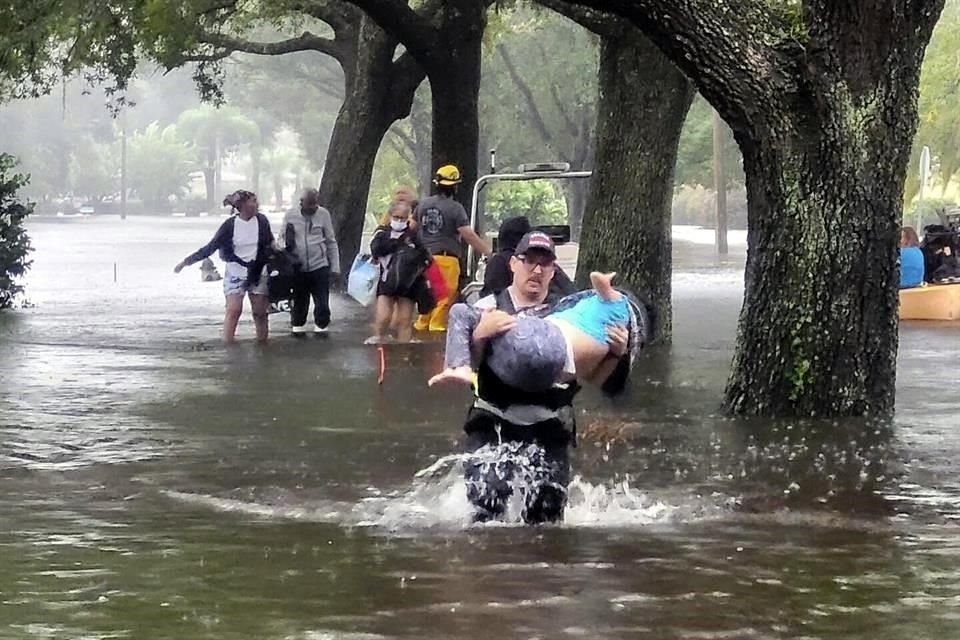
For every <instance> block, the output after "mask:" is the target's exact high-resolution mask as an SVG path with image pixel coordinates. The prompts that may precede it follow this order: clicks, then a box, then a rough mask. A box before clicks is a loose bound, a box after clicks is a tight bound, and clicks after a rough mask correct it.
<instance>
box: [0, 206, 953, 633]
mask: <svg viewBox="0 0 960 640" xmlns="http://www.w3.org/2000/svg"><path fill="white" fill-rule="evenodd" d="M218 223H219V220H217V219H213V218H206V219H196V218H192V219H183V218H179V219H169V218H139V219H135V218H131V219H128V220H127V221H125V222H121V221H119V220H117V219H110V218H82V219H69V220H67V219H63V220H56V219H47V220H44V219H36V220H34V221H32V222H31V224H30V233H31V236H32V238H33V241H34V244H35V246H36V252H35V254H34V256H33V257H34V261H35V264H34V268H33V270H32V271H31V273H30V276H29V279H28V282H27V285H28V293H29V298H30V300H31V302H32V303H33V304H34V306H33V307H31V308H28V309H25V310H22V311H18V312H14V313H6V314H2V315H0V385H2V389H3V392H2V394H0V523H2V525H0V638H58V639H59V638H64V639H66V638H70V639H73V638H136V639H141V638H165V639H166V638H169V639H182V638H213V639H228V638H229V639H232V638H277V639H297V640H299V639H303V640H308V639H309V640H319V639H326V638H338V639H339V638H344V639H347V640H351V639H353V640H359V639H381V638H417V639H433V638H436V639H445V638H455V637H456V638H474V637H481V636H483V637H490V638H505V639H509V638H547V637H549V638H564V637H571V638H611V639H612V638H651V639H664V638H689V639H698V640H702V639H712V638H717V639H719V638H797V639H799V638H818V639H824V640H826V639H838V640H839V639H843V640H851V639H854V638H869V639H870V640H886V639H889V640H901V639H903V638H918V639H919V638H951V637H960V535H958V534H960V526H958V525H960V430H958V427H960V425H958V419H957V416H958V414H960V411H958V409H960V395H958V393H960V391H958V390H960V374H958V368H957V366H956V363H957V359H958V352H960V327H958V326H956V325H953V326H950V325H936V324H924V323H916V324H906V325H904V326H903V327H902V328H901V354H900V366H899V372H898V410H897V416H896V419H895V421H894V422H893V424H890V425H885V424H865V423H864V422H862V421H855V420H854V421H839V422H833V421H827V422H796V421H793V422H789V421H786V422H770V421H740V420H730V419H726V418H724V417H722V416H721V415H720V414H719V410H718V408H719V403H720V398H721V393H722V389H723V386H724V383H725V380H726V374H727V371H728V367H729V363H730V356H731V349H732V344H733V338H734V330H735V325H736V318H737V314H738V312H739V305H740V297H741V293H742V264H743V257H742V246H740V247H736V246H735V247H734V251H735V252H736V251H738V250H739V254H737V253H735V254H734V255H733V256H732V257H731V258H730V259H728V260H718V259H717V258H715V257H714V256H713V253H712V248H711V247H709V246H705V245H698V244H696V243H692V242H688V241H685V240H683V238H687V239H698V238H699V236H698V235H697V233H696V232H694V231H691V230H689V229H687V230H683V229H678V230H677V239H676V241H675V277H674V303H675V310H676V316H675V323H674V324H675V341H674V345H673V346H672V347H671V348H665V349H654V350H651V351H650V352H648V353H647V354H645V356H644V357H643V360H642V362H641V363H640V364H639V366H638V374H637V375H636V378H635V380H634V384H633V388H632V389H631V391H630V393H629V394H628V397H626V398H624V399H622V400H618V401H617V402H615V403H611V402H609V401H607V400H605V399H603V398H602V397H600V396H599V394H597V393H595V392H593V391H588V392H585V393H584V394H583V397H582V401H581V403H580V404H579V410H580V412H581V415H580V417H579V422H580V431H581V441H580V446H579V447H578V448H577V450H576V453H575V457H574V464H575V468H576V472H577V473H578V478H577V480H575V481H574V484H573V486H572V500H571V506H570V508H569V509H568V512H567V518H566V522H565V523H564V524H563V525H562V526H553V527H542V528H526V527H519V526H503V525H500V526H497V525H492V526H468V525H466V524H465V515H466V504H465V498H464V496H463V488H462V485H461V484H460V483H459V480H458V476H457V466H456V460H452V459H450V458H447V457H446V456H448V455H449V454H451V453H454V452H455V451H456V450H457V445H458V440H459V436H460V424H461V420H462V418H463V416H464V412H465V408H466V406H467V403H468V401H469V393H468V391H467V390H460V389H444V390H443V391H436V390H430V389H428V388H427V387H426V383H425V381H426V379H427V377H428V376H429V375H430V374H432V373H434V372H436V371H437V370H438V369H439V368H440V366H441V363H442V353H441V349H440V346H441V345H440V344H439V343H428V344H419V345H409V346H393V347H388V349H387V372H386V379H385V382H384V384H383V386H382V387H381V386H378V385H377V383H376V360H375V358H376V351H375V349H373V348H371V347H366V346H363V345H362V344H361V343H362V339H363V338H364V337H365V336H366V335H367V332H368V328H367V326H366V325H367V318H366V314H365V312H364V311H363V310H361V309H359V308H358V307H357V306H356V305H354V304H352V303H351V302H350V301H348V300H345V299H342V298H335V300H334V304H333V309H334V324H333V325H332V331H331V333H330V335H329V336H326V337H314V336H312V335H311V336H307V337H306V338H303V339H297V338H294V337H292V336H289V335H287V333H286V331H285V328H286V318H285V317H283V316H281V315H274V316H272V318H271V324H272V331H273V332H274V333H273V336H274V337H273V339H272V340H271V342H270V344H269V345H267V346H266V347H258V346H256V345H255V344H253V340H252V336H253V329H252V324H251V322H250V320H249V317H248V316H245V317H244V319H243V320H242V321H241V329H240V333H239V336H240V339H241V341H242V343H241V344H240V345H239V346H238V347H237V348H234V349H224V348H223V347H221V346H220V344H219V331H220V328H219V327H220V322H221V320H222V304H223V299H222V295H221V289H220V284H219V283H212V284H204V283H201V282H200V278H199V273H198V271H197V270H196V269H195V268H193V269H188V270H185V271H184V272H183V273H182V274H180V275H179V276H176V275H174V274H173V273H172V268H173V265H174V264H175V263H176V262H177V261H178V260H179V259H180V258H182V257H183V256H184V255H186V254H187V253H189V252H190V251H192V250H193V249H195V248H196V247H198V246H200V244H202V243H203V242H205V241H206V240H207V239H208V238H209V236H210V235H212V233H213V230H214V229H215V228H216V226H217V224H218ZM707 237H709V234H707ZM114 265H116V281H115V278H114ZM431 466H432V468H431ZM425 469H426V470H427V471H426V472H424V473H422V474H421V475H420V476H419V477H415V476H416V474H417V473H418V472H419V471H421V470H425Z"/></svg>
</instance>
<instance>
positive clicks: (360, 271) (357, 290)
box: [347, 254, 380, 307]
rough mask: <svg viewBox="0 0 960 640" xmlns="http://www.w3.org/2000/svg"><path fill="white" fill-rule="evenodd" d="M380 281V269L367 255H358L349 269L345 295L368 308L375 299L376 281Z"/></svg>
mask: <svg viewBox="0 0 960 640" xmlns="http://www.w3.org/2000/svg"><path fill="white" fill-rule="evenodd" d="M379 279H380V267H379V265H376V264H374V262H373V259H372V258H371V257H370V256H369V255H363V254H358V255H357V257H356V258H354V259H353V266H352V267H350V276H349V277H348V278H347V294H348V295H349V296H350V297H351V298H353V299H354V300H356V301H357V302H359V303H360V304H362V305H363V306H365V307H369V306H370V305H371V304H373V301H374V299H376V297H377V281H378V280H379Z"/></svg>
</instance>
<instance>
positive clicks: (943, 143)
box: [904, 0, 960, 202]
mask: <svg viewBox="0 0 960 640" xmlns="http://www.w3.org/2000/svg"><path fill="white" fill-rule="evenodd" d="M958 42H960V1H958V0H950V1H948V2H947V5H946V7H945V8H944V10H943V13H942V14H941V16H940V21H939V22H938V23H937V26H936V28H935V29H934V31H933V36H932V37H931V39H930V44H929V46H928V47H927V51H926V56H925V58H924V62H923V69H922V72H921V75H920V98H919V101H918V105H917V106H918V109H919V114H920V126H919V128H918V130H917V135H916V137H915V138H914V145H913V154H912V157H911V159H910V165H909V168H908V173H907V185H906V189H905V193H904V196H905V198H906V200H907V202H909V201H910V200H911V199H913V197H914V196H915V195H916V194H917V192H918V191H919V179H918V166H919V162H920V150H921V149H922V148H923V146H924V145H926V146H929V147H930V151H931V155H932V160H933V162H932V163H931V164H932V173H933V176H932V178H933V180H932V182H933V184H932V185H929V186H930V187H931V188H933V187H934V186H939V187H940V189H941V194H944V193H946V191H947V190H948V187H949V185H950V181H951V180H952V179H954V178H955V177H957V175H958V173H960V106H958V105H960V49H958V46H957V43H958Z"/></svg>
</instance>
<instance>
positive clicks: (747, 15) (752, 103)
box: [570, 0, 797, 135]
mask: <svg viewBox="0 0 960 640" xmlns="http://www.w3.org/2000/svg"><path fill="white" fill-rule="evenodd" d="M570 2H571V3H572V4H577V5H581V6H586V7H590V8H594V9H598V10H600V11H609V12H612V13H615V14H617V15H620V16H623V17H624V18H627V19H628V20H630V22H632V23H633V24H634V25H636V26H637V27H639V28H640V29H641V30H642V31H643V32H644V33H645V34H646V35H647V37H649V38H650V40H651V41H652V42H653V43H654V44H655V45H656V46H657V47H658V48H659V49H660V50H661V51H663V53H664V54H665V55H666V56H667V57H668V58H670V59H671V60H672V61H673V63H674V64H676V65H677V67H679V68H680V70H681V71H683V72H684V73H685V74H686V75H687V76H688V77H689V78H690V79H691V80H693V81H694V83H695V84H696V85H697V88H698V89H699V90H700V92H701V93H702V94H703V96H704V97H705V98H707V100H708V101H709V102H710V103H711V104H712V105H713V106H714V108H716V109H717V111H719V112H720V114H721V115H722V116H723V118H724V120H726V121H727V123H728V124H729V125H730V126H731V127H733V128H734V129H735V130H740V131H744V132H750V133H751V134H753V135H757V134H758V132H766V131H769V130H772V129H776V128H778V127H779V126H780V125H781V123H780V122H779V120H778V118H779V116H778V115H777V114H778V113H782V112H783V109H780V108H779V107H780V106H781V105H782V104H783V102H784V101H785V100H786V99H788V98H787V96H788V95H789V94H794V93H795V92H796V91H797V87H796V86H795V80H794V78H795V75H794V73H793V61H792V59H791V57H789V56H787V55H785V54H783V53H782V50H783V48H784V44H785V41H787V40H788V39H789V38H788V35H787V34H788V33H789V25H787V24H785V23H783V22H782V21H781V20H779V19H777V18H776V17H775V16H774V15H773V13H772V12H771V11H770V8H769V5H768V4H767V3H766V2H765V1H764V0H739V1H738V2H735V3H728V2H716V0H632V1H631V0H570Z"/></svg>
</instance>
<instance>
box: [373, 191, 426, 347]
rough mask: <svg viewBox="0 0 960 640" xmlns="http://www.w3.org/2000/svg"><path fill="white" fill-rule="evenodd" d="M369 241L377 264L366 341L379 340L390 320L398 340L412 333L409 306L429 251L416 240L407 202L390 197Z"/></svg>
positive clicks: (417, 294)
mask: <svg viewBox="0 0 960 640" xmlns="http://www.w3.org/2000/svg"><path fill="white" fill-rule="evenodd" d="M380 222H381V224H380V226H379V227H377V229H376V231H374V234H373V239H372V240H371V241H370V254H371V255H372V256H373V258H374V259H375V260H377V261H378V262H379V264H380V282H378V283H377V305H376V309H375V312H374V321H373V335H372V336H371V337H370V338H369V339H368V340H367V342H368V343H379V342H383V341H384V340H385V339H386V338H387V333H388V330H389V327H390V325H391V324H393V325H394V329H395V331H396V334H397V340H398V341H400V342H409V341H410V338H411V337H412V333H413V310H414V304H415V303H416V301H417V300H419V299H421V298H422V293H423V288H424V287H425V286H426V284H425V280H424V276H423V272H424V270H425V269H426V267H427V265H429V264H430V254H429V252H427V250H426V249H425V248H424V246H423V245H422V244H421V243H420V239H419V238H418V236H417V224H416V222H415V221H414V220H413V217H412V211H411V210H410V205H409V204H408V203H406V202H404V201H394V202H393V203H392V204H391V205H390V208H389V209H388V210H387V213H386V214H385V215H384V217H383V219H382V220H381V221H380Z"/></svg>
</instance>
